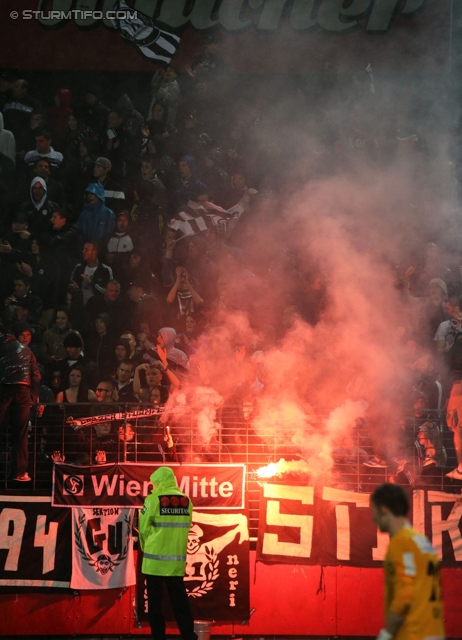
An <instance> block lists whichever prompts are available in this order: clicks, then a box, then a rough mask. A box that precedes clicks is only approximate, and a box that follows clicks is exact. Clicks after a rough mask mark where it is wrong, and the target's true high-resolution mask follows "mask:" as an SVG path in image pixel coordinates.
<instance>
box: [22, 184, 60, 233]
mask: <svg viewBox="0 0 462 640" xmlns="http://www.w3.org/2000/svg"><path fill="white" fill-rule="evenodd" d="M37 182H40V184H41V185H42V187H43V190H44V193H43V196H42V198H41V199H40V201H39V202H35V200H34V197H33V195H32V187H33V185H34V184H36V183H37ZM29 194H30V197H29V200H28V201H27V202H24V203H23V205H22V207H21V212H24V213H26V214H27V216H28V223H29V229H28V230H29V231H31V232H32V233H39V234H42V233H45V234H48V233H49V231H50V219H51V216H52V215H53V213H54V212H55V211H56V210H57V209H58V208H59V206H58V204H57V203H56V202H53V201H51V200H49V199H48V187H47V183H46V182H45V180H44V179H43V178H39V177H38V176H36V177H35V178H32V180H31V183H30V187H29Z"/></svg>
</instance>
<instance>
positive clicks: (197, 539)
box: [137, 511, 250, 622]
mask: <svg viewBox="0 0 462 640" xmlns="http://www.w3.org/2000/svg"><path fill="white" fill-rule="evenodd" d="M140 556H141V554H140ZM140 569H141V563H140V562H139V563H138V581H137V585H138V586H137V592H138V593H137V596H138V617H139V619H140V620H148V611H149V610H148V599H147V593H146V583H145V579H144V575H143V574H142V573H141V571H140ZM185 585H186V591H187V593H188V596H189V602H190V605H191V610H192V613H193V616H194V618H195V619H204V618H205V619H206V620H207V619H210V617H211V616H212V617H213V618H214V619H216V620H232V621H239V622H244V621H246V620H248V619H249V616H250V594H249V529H248V518H247V515H246V513H244V512H243V511H242V512H239V513H237V512H231V513H230V512H228V513H225V512H223V513H204V512H199V511H194V512H193V524H192V527H191V529H190V531H189V536H188V554H187V560H186V574H185ZM167 618H168V619H169V620H173V619H174V617H173V613H172V611H170V610H169V611H168V612H167Z"/></svg>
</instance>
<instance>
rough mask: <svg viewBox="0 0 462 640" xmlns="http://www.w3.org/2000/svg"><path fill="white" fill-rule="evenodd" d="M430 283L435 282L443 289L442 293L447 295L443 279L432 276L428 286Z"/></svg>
mask: <svg viewBox="0 0 462 640" xmlns="http://www.w3.org/2000/svg"><path fill="white" fill-rule="evenodd" d="M432 284H437V285H438V286H439V287H440V288H441V289H442V290H443V292H444V295H445V296H447V295H448V288H447V286H446V283H445V282H444V280H441V278H433V280H430V282H429V283H428V286H431V285H432Z"/></svg>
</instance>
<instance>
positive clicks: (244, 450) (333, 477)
mask: <svg viewBox="0 0 462 640" xmlns="http://www.w3.org/2000/svg"><path fill="white" fill-rule="evenodd" d="M42 406H43V405H42ZM144 409H151V410H152V405H149V406H148V405H139V404H137V405H130V404H125V405H124V404H122V403H114V404H99V403H79V404H48V405H45V406H44V410H43V412H42V413H40V412H37V411H36V410H34V411H33V412H32V415H31V427H30V432H29V474H30V476H31V478H32V482H30V483H27V486H25V485H22V486H20V487H18V485H19V483H15V482H10V481H8V479H7V478H8V473H9V468H10V458H11V446H10V439H9V435H8V430H7V431H6V433H5V432H4V434H3V436H2V439H1V441H0V488H1V487H3V490H4V491H6V492H8V491H10V490H18V489H20V490H24V491H27V492H30V491H36V490H44V491H49V490H50V489H51V477H52V468H53V464H54V462H53V454H54V452H56V451H59V452H60V454H61V457H62V458H63V459H64V460H65V462H67V463H70V464H76V465H84V466H86V465H90V464H97V461H99V462H125V461H126V462H152V463H166V464H168V463H169V462H171V461H178V462H180V463H184V464H191V463H199V462H200V463H229V462H237V463H242V464H245V465H246V467H247V486H246V494H247V499H248V506H249V515H250V532H251V537H252V538H255V537H256V534H257V529H258V513H259V497H260V485H261V482H263V481H274V482H284V483H294V484H310V483H313V482H323V483H324V484H325V485H329V486H337V487H342V488H344V489H347V490H350V491H358V492H370V491H372V490H373V489H374V487H375V486H377V485H378V484H380V483H382V482H385V481H389V480H393V481H396V482H399V483H401V484H408V485H410V486H413V487H416V488H427V489H430V488H431V489H438V490H443V489H444V490H447V484H448V482H449V480H448V478H446V475H445V474H446V473H447V472H448V471H449V470H451V469H454V467H455V466H456V459H455V455H454V450H453V443H452V441H453V438H452V433H451V432H450V431H449V429H448V428H447V426H446V425H445V423H444V419H443V417H442V415H440V414H439V413H437V412H435V413H433V414H431V415H429V412H426V415H427V420H426V421H424V420H423V419H422V418H418V417H415V416H413V415H412V413H411V412H409V413H408V415H407V417H406V418H405V419H404V420H403V421H402V423H401V426H399V427H397V429H396V430H395V432H394V434H393V437H391V438H390V437H387V436H386V434H381V433H379V434H374V433H373V432H372V430H371V429H370V427H369V426H368V424H367V422H365V421H358V422H357V423H356V426H355V427H354V428H353V429H350V430H349V434H348V437H347V438H343V439H342V442H341V443H336V442H334V443H331V446H330V458H329V457H326V455H325V452H324V453H323V456H319V455H318V454H319V453H320V452H317V451H314V450H313V449H312V448H311V436H310V435H307V436H306V438H305V439H304V441H303V442H301V443H300V442H297V443H295V438H294V434H293V433H292V430H291V425H290V424H287V425H283V424H281V425H278V426H277V427H275V426H274V425H271V426H268V427H264V426H263V427H262V426H261V425H260V426H259V429H258V432H257V431H256V428H255V424H254V420H253V415H252V412H250V413H248V412H247V411H245V407H244V408H243V407H242V406H229V405H223V406H221V407H220V408H219V409H218V410H217V411H216V416H215V418H214V419H213V420H211V419H209V420H210V422H209V424H208V425H205V426H204V423H201V429H199V428H198V424H197V422H198V415H197V413H196V412H194V411H192V410H190V409H188V408H187V407H186V408H182V409H175V410H166V411H162V410H161V411H160V412H159V413H156V414H154V415H151V416H143V417H135V418H134V417H130V416H131V412H133V411H140V410H144ZM100 414H120V415H119V416H118V419H117V420H112V419H111V420H109V421H105V422H103V423H100V424H98V425H90V426H82V427H80V428H77V429H75V428H74V427H75V426H76V425H75V424H74V426H73V425H72V424H71V420H70V419H71V417H72V418H74V421H78V420H81V419H82V418H84V417H87V416H95V415H100ZM113 417H114V416H113ZM325 418H326V416H323V415H318V416H314V417H313V416H311V417H310V422H311V426H312V428H314V429H315V430H316V436H317V437H316V442H319V436H321V437H322V434H323V431H324V429H325ZM97 419H98V420H99V419H100V417H99V418H97ZM428 421H431V424H432V425H433V429H436V431H435V430H434V431H433V432H431V435H432V437H433V439H434V440H435V437H436V436H438V437H439V438H440V442H439V444H438V446H440V447H444V449H445V451H446V453H447V459H446V460H444V459H442V458H441V456H440V458H439V459H438V460H435V461H434V462H431V463H429V464H428V465H427V464H424V463H427V462H428V458H427V459H426V458H425V455H426V445H425V442H423V438H422V425H423V424H427V423H428ZM167 425H168V426H169V431H170V435H171V437H172V439H173V442H174V445H175V448H174V450H173V452H172V449H169V448H168V442H166V436H167V435H168V434H167V430H166V426H167ZM77 426H78V425H77ZM207 430H208V433H206V432H207ZM424 431H425V429H424ZM430 431H431V430H430ZM430 431H429V430H428V429H427V431H426V433H427V445H428V434H429V433H430ZM377 443H378V444H377ZM386 443H388V445H387V444H386ZM390 443H392V444H390ZM433 444H435V443H433ZM387 449H388V450H387ZM101 452H104V455H103V454H102V453H101ZM427 452H428V446H427ZM376 455H378V456H379V457H382V458H383V459H384V462H383V464H382V466H377V467H370V466H367V464H365V463H367V462H368V461H370V460H371V459H372V458H373V457H374V456H376ZM281 459H284V460H285V461H286V463H282V462H280V461H281ZM321 459H323V463H322V464H320V460H321ZM271 463H273V466H272V467H271V468H269V469H268V468H267V467H268V465H270V464H271ZM323 465H324V466H323ZM262 468H265V470H266V471H267V473H266V474H264V473H263V474H262V472H261V471H259V470H261V469H262ZM271 473H273V475H272V476H271V479H270V480H268V476H269V475H270V474H271ZM265 478H266V479H265ZM453 484H456V483H453ZM454 490H457V491H458V490H459V487H458V486H457V487H454Z"/></svg>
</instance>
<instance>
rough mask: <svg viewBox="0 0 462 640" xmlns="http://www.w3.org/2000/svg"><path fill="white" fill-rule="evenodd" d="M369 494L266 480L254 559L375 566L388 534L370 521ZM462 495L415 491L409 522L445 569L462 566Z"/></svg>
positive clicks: (379, 558)
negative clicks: (426, 541)
mask: <svg viewBox="0 0 462 640" xmlns="http://www.w3.org/2000/svg"><path fill="white" fill-rule="evenodd" d="M369 501H370V496H369V494H366V493H356V492H354V491H345V490H342V489H334V488H329V487H323V488H322V489H320V490H319V491H318V490H315V488H314V487H310V486H303V487H300V486H290V485H279V484H264V485H263V486H262V489H261V494H260V520H259V531H258V544H257V560H260V561H261V562H267V563H279V564H313V565H324V566H326V565H327V566H329V565H330V566H335V565H350V566H355V567H376V566H379V563H381V562H383V560H384V557H385V552H386V549H387V546H388V535H386V534H382V533H380V532H379V531H377V528H376V526H375V524H374V523H373V522H372V515H371V509H370V506H369ZM461 518H462V496H461V495H460V494H453V493H444V492H442V491H423V490H416V491H414V492H413V500H412V515H411V520H412V522H413V526H414V527H415V528H416V529H417V530H418V531H420V532H422V533H424V534H425V535H426V536H427V537H428V538H429V540H430V541H431V543H432V544H433V546H434V547H435V550H436V552H437V554H438V556H439V558H440V560H441V563H442V566H443V567H445V566H446V567H449V566H450V567H457V566H462V537H461V530H460V524H461Z"/></svg>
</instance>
